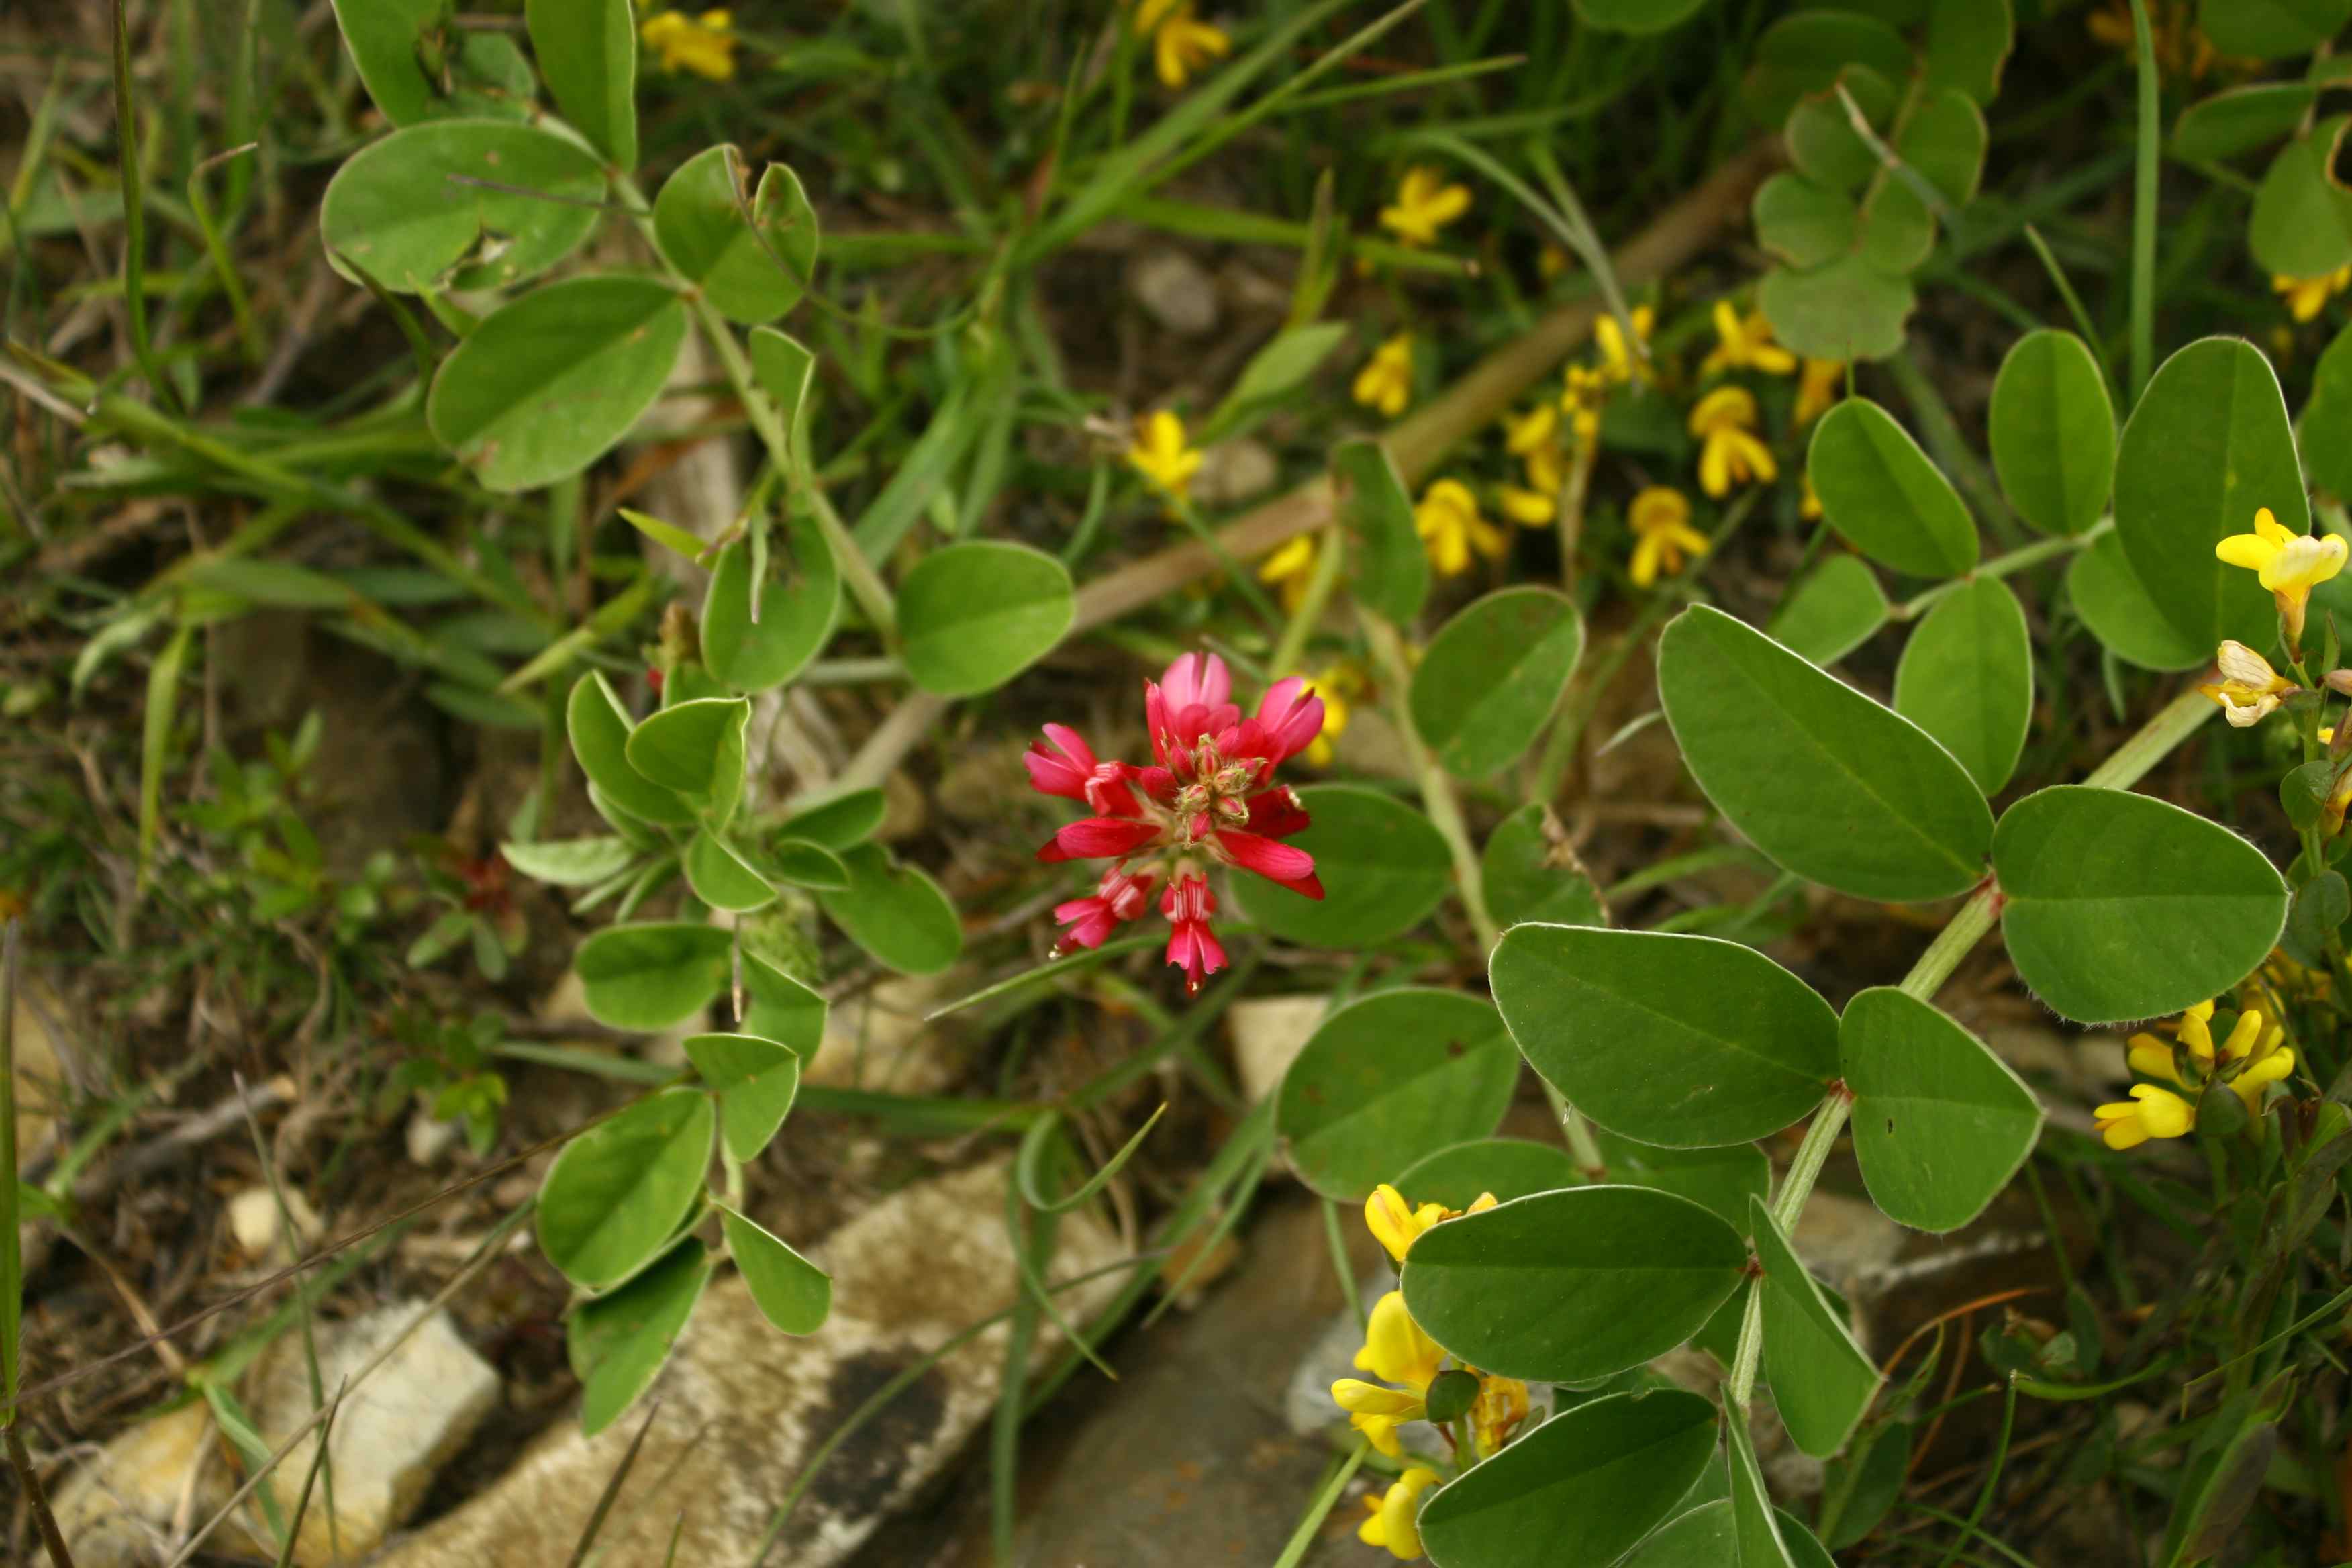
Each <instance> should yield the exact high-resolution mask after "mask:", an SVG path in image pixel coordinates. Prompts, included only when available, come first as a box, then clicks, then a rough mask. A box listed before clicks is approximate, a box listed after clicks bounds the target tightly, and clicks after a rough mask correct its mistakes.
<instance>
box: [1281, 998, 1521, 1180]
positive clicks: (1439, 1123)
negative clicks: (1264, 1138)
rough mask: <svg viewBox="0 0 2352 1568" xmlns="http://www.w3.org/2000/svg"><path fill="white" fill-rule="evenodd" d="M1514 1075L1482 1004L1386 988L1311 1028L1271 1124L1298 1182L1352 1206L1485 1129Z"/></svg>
mask: <svg viewBox="0 0 2352 1568" xmlns="http://www.w3.org/2000/svg"><path fill="white" fill-rule="evenodd" d="M1518 1078H1519V1058H1518V1056H1517V1053H1516V1052H1515V1051H1513V1050H1512V1049H1511V1041H1510V1037H1509V1036H1507V1035H1506V1034H1505V1033H1504V1032H1503V1020H1502V1019H1501V1018H1499V1017H1497V1016H1496V1013H1495V1009H1493V1008H1492V1007H1489V1006H1488V1005H1486V1004H1485V1003H1484V1002H1480V1001H1477V1000H1476V999H1475V998H1473V997H1469V996H1464V995H1461V994H1458V993H1455V992H1452V991H1433V990H1424V989H1422V988H1420V987H1406V988H1402V989H1399V990H1395V991H1382V992H1379V993H1377V994H1373V995H1370V996H1367V997H1364V998H1363V999H1362V1000H1360V1001H1358V1002H1354V1003H1350V1004H1349V1005H1347V1006H1345V1007H1342V1008H1340V1009H1339V1011H1338V1012H1336V1013H1334V1014H1332V1015H1331V1016H1329V1017H1328V1018H1327V1019H1325V1020H1324V1022H1323V1026H1322V1027H1320V1028H1318V1029H1317V1030H1316V1031H1315V1034H1314V1036H1313V1037H1311V1038H1310V1039H1308V1040H1307V1045H1306V1047H1305V1048H1303V1049H1302V1050H1301V1051H1300V1052H1299V1053H1298V1057H1297V1060H1295V1061H1293V1062H1292V1063H1291V1064H1290V1070H1289V1071H1288V1072H1286V1073H1285V1074H1284V1075H1283V1079H1282V1090H1281V1093H1280V1095H1279V1097H1278V1098H1277V1100H1276V1104H1275V1113H1274V1124H1275V1128H1276V1131H1278V1132H1279V1133H1280V1134H1281V1135H1282V1137H1283V1138H1284V1139H1285V1140H1286V1141H1287V1142H1288V1143H1289V1145H1290V1163H1291V1164H1292V1166H1293V1167H1295V1168H1296V1169H1297V1172H1298V1175H1299V1179H1300V1180H1302V1181H1304V1182H1305V1183H1306V1184H1307V1185H1308V1186H1309V1187H1311V1188H1313V1189H1314V1190H1315V1191H1316V1192H1318V1193H1320V1194H1323V1195H1324V1196H1325V1197H1328V1198H1338V1199H1340V1200H1342V1201H1345V1202H1350V1203H1353V1202H1360V1201H1361V1200H1363V1199H1364V1198H1365V1197H1367V1196H1369V1195H1370V1193H1371V1190H1372V1189H1373V1188H1374V1187H1376V1186H1378V1185H1379V1184H1381V1183H1382V1182H1392V1181H1394V1180H1395V1179H1396V1176H1397V1173H1399V1172H1400V1171H1402V1170H1403V1169H1404V1168H1405V1167H1406V1166H1408V1165H1410V1164H1412V1163H1413V1162H1414V1161H1416V1160H1419V1159H1421V1158H1422V1157H1423V1155H1426V1154H1432V1153H1434V1152H1437V1151H1438V1150H1440V1149H1444V1148H1447V1147H1449V1146H1451V1145H1453V1144H1455V1143H1460V1142H1465V1141H1466V1140H1469V1139H1473V1138H1484V1137H1486V1135H1487V1134H1489V1133H1491V1132H1493V1131H1495V1127H1496V1123H1497V1122H1499V1121H1502V1120H1503V1112H1505V1111H1506V1110H1509V1109H1510V1107H1511V1090H1512V1089H1514V1088H1515V1087H1516V1086H1517V1083H1518Z"/></svg>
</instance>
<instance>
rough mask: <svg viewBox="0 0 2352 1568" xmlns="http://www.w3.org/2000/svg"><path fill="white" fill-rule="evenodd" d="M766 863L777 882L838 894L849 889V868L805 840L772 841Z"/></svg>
mask: <svg viewBox="0 0 2352 1568" xmlns="http://www.w3.org/2000/svg"><path fill="white" fill-rule="evenodd" d="M765 864H766V865H767V868H768V873H769V875H771V876H772V877H774V878H775V879H777V880H778V881H781V882H790V883H791V884H792V885H793V887H795V888H806V889H809V890H810V891H812V892H824V893H838V892H842V891H844V890H845V889H847V888H848V886H849V868H848V867H846V866H844V865H843V864H842V863H841V857H840V856H838V855H836V854H835V853H834V852H833V851H832V850H830V849H827V848H826V847H824V845H822V844H812V843H810V842H809V841H808V840H807V839H805V838H782V837H778V838H772V839H770V840H769V841H768V846H767V856H766V861H765Z"/></svg>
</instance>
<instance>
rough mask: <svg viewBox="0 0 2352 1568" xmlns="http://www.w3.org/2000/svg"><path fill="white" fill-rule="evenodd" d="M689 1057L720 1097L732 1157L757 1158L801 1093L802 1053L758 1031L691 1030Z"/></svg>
mask: <svg viewBox="0 0 2352 1568" xmlns="http://www.w3.org/2000/svg"><path fill="white" fill-rule="evenodd" d="M685 1050H686V1056H687V1059H688V1061H690V1062H692V1063H693V1064H694V1070H695V1071H697V1072H698V1073H700V1074H701V1075H702V1081H703V1082H704V1083H706V1084H709V1086H710V1088H711V1089H712V1090H713V1091H714V1092H715V1093H717V1095H718V1096H719V1135H720V1137H721V1138H722V1139H724V1140H725V1142H726V1144H727V1154H728V1157H729V1158H730V1159H732V1160H734V1161H736V1162H737V1163H750V1162H751V1161H753V1160H756V1159H758V1158H759V1157H760V1152H761V1150H762V1149H765V1148H766V1147H767V1146H768V1143H769V1142H770V1141H771V1140H772V1139H773V1138H774V1137H775V1135H776V1129H777V1128H779V1127H782V1125H783V1124H784V1118H785V1116H787V1115H788V1114H790V1113H791V1111H792V1109H793V1098H794V1097H795V1096H797V1095H798V1094H799V1093H800V1088H801V1058H800V1057H799V1055H798V1053H796V1052H794V1051H793V1048H792V1047H789V1046H784V1045H779V1044H778V1043H777V1042H775V1041H774V1040H768V1039H762V1038H761V1037H759V1036H757V1035H748V1034H745V1035H689V1036H688V1037H687V1038H686V1041H685Z"/></svg>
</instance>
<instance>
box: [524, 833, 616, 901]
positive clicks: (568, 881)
mask: <svg viewBox="0 0 2352 1568" xmlns="http://www.w3.org/2000/svg"><path fill="white" fill-rule="evenodd" d="M499 854H501V855H503V856H505V857H506V862H507V864H508V865H509V866H511V867H513V868H515V869H516V870H518V871H520V872H521V873H522V874H523V875H524V876H526V877H529V878H530V879H532V880H533V881H536V882H552V883H554V884H555V885H556V886H557V887H559V888H585V887H591V886H593V885H594V884H595V883H598V882H601V881H603V880H604V879H606V878H607V877H617V876H619V875H620V874H621V873H622V872H623V871H625V870H626V869H628V868H629V864H630V862H632V861H634V860H635V859H636V858H637V852H636V850H635V847H632V846H631V844H630V843H629V841H628V840H627V839H625V838H622V837H618V836H607V837H602V838H572V839H566V840H565V841H563V842H562V843H560V844H501V845H499Z"/></svg>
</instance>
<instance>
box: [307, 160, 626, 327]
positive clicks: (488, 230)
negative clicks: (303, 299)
mask: <svg viewBox="0 0 2352 1568" xmlns="http://www.w3.org/2000/svg"><path fill="white" fill-rule="evenodd" d="M478 182H488V183H478ZM603 200H604V170H603V169H601V168H599V167H598V166H597V164H596V160H595V159H594V158H593V157H592V156H590V155H589V154H588V153H587V152H586V151H584V150H583V148H581V147H580V145H579V144H578V143H577V142H569V141H566V140H565V139H564V138H562V137H561V136H558V135H556V134H555V133H554V132H551V131H542V130H541V129H540V128H538V127H537V126H533V125H517V124H512V123H509V122H507V121H492V120H444V121H434V122H431V123H428V124H424V125H413V126H410V127H409V128H408V129H406V130H404V131H395V132H393V133H392V134H391V135H389V136H387V137H385V138H383V140H382V141H380V142H371V143H369V144H368V145H367V146H365V147H362V148H361V149H360V150H359V151H358V152H356V153H352V155H351V156H350V157H349V158H347V159H345V160H344V162H343V166H342V167H341V169H339V170H337V171H336V173H335V177H334V179H333V180H331V182H329V184H328V185H327V194H326V196H325V198H324V199H323V200H322V202H321V203H320V208H319V234H320V238H321V239H323V240H324V241H325V242H326V247H327V259H328V261H329V262H330V263H331V264H333V265H334V267H335V269H336V270H337V271H339V272H341V273H342V274H343V275H344V276H345V277H348V278H351V279H352V280H353V281H354V282H356V281H358V279H357V276H356V275H355V274H353V273H352V271H351V269H350V268H349V267H347V266H346V265H344V262H345V258H349V260H350V261H352V262H355V263H357V264H358V265H359V266H360V267H362V268H366V270H367V273H368V276H369V277H371V278H373V279H375V280H376V281H377V282H378V283H380V284H382V285H383V287H384V288H386V289H391V290H392V291H393V292H394V293H398V294H415V293H418V292H420V291H422V290H424V289H445V288H467V289H480V288H500V287H505V286H507V285H509V284H514V283H520V282H521V281H523V280H524V279H529V278H536V277H537V276H539V275H540V274H541V273H542V272H544V271H546V270H547V269H548V268H551V267H552V266H554V265H555V264H556V263H557V262H559V261H561V260H562V259H563V258H565V257H566V256H569V255H570V254H572V251H573V250H574V249H575V248H577V247H578V246H579V244H580V242H581V241H582V240H583V239H585V238H587V237H588V231H589V230H590V229H591V228H593V227H594V226H595V224H596V207H595V204H597V203H600V202H602V201H603ZM583 204H586V205H583Z"/></svg>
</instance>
